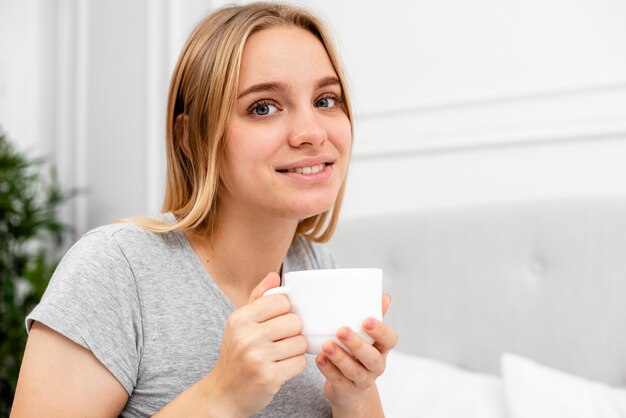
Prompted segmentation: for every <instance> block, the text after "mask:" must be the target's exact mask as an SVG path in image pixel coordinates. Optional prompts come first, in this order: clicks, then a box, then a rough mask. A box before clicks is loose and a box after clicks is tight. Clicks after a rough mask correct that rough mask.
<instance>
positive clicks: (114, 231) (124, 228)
mask: <svg viewBox="0 0 626 418" xmlns="http://www.w3.org/2000/svg"><path fill="white" fill-rule="evenodd" d="M166 216H167V215H160V216H159V220H164V221H168V219H167V217H166ZM178 234H179V233H178V232H166V233H156V232H151V231H148V230H147V229H145V228H142V227H141V226H139V225H136V224H134V223H132V222H117V223H113V224H109V225H103V226H100V227H97V228H94V229H92V230H90V231H89V232H87V233H86V234H85V235H83V237H82V238H81V239H80V240H78V241H77V242H76V244H74V246H73V247H72V248H71V249H70V252H76V251H79V252H85V251H86V252H93V251H98V250H100V251H103V250H104V251H105V252H107V253H109V254H113V253H117V254H120V255H121V254H126V253H127V252H129V251H133V250H135V249H136V250H139V251H141V252H143V254H144V255H149V254H150V252H151V250H153V249H156V248H163V247H166V248H167V247H171V246H172V245H176V244H178V243H179V239H178V236H177V235H178Z"/></svg>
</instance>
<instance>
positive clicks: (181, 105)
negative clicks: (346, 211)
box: [129, 2, 354, 242]
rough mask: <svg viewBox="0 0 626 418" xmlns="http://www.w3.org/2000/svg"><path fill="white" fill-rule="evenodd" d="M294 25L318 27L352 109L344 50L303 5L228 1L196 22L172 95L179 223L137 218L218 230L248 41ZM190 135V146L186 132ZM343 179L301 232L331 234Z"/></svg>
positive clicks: (158, 226)
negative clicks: (329, 203)
mask: <svg viewBox="0 0 626 418" xmlns="http://www.w3.org/2000/svg"><path fill="white" fill-rule="evenodd" d="M283 25H293V26H296V27H299V28H302V29H305V30H307V31H309V32H311V33H312V34H314V35H315V36H316V37H317V38H318V39H319V40H320V42H321V43H322V45H323V46H324V48H325V49H326V52H327V53H328V57H329V58H330V62H331V64H332V65H333V67H334V70H335V72H336V73H337V77H338V78H339V81H340V83H341V87H342V90H343V94H344V96H345V97H344V102H343V104H344V108H345V112H346V114H347V116H348V119H349V120H350V125H351V128H352V131H353V132H354V129H353V125H352V111H351V107H350V101H349V97H348V91H347V88H346V87H347V84H346V79H345V75H344V73H343V71H342V68H341V62H340V59H339V55H338V53H337V50H336V48H335V45H334V43H333V41H332V38H331V37H330V35H329V32H328V31H327V30H326V29H325V27H324V26H323V24H322V23H321V22H320V20H318V19H317V18H316V17H315V16H313V15H312V14H311V13H310V12H308V11H307V10H305V9H302V8H299V7H295V6H291V5H286V4H280V3H265V2H258V3H251V4H247V5H242V6H228V7H224V8H221V9H218V10H216V11H215V12H213V13H211V14H210V15H208V16H207V17H205V18H204V19H203V20H202V21H201V22H200V23H199V24H198V25H197V26H196V27H195V29H194V30H193V32H192V33H191V35H190V36H189V39H188V40H187V43H186V44H185V46H184V48H183V50H182V52H181V55H180V57H179V59H178V62H177V64H176V67H175V69H174V73H173V75H172V80H171V83H170V90H169V96H168V103H167V120H166V153H167V184H166V190H165V198H164V201H163V207H162V210H163V211H164V212H168V211H170V212H172V213H173V214H174V216H175V217H176V219H177V221H176V222H175V223H165V222H161V221H158V220H155V219H147V218H134V219H129V220H130V221H132V222H134V223H136V224H138V225H140V226H142V227H144V228H145V229H147V230H150V231H153V232H169V231H173V230H194V231H196V232H200V233H203V234H206V235H208V236H209V237H211V236H212V234H213V232H214V230H215V228H216V220H217V207H218V205H217V202H218V199H219V188H220V164H221V161H222V159H223V153H224V144H225V139H226V138H225V133H226V129H227V124H228V121H229V119H230V116H231V113H232V111H233V107H234V104H235V100H236V95H237V85H238V80H239V68H240V65H241V57H242V55H243V49H244V44H245V43H246V40H247V39H248V37H249V36H250V35H251V34H253V33H255V32H258V31H260V30H263V29H267V28H271V27H275V26H283ZM183 135H186V137H187V144H188V147H187V149H185V150H183V147H182V146H181V143H180V142H181V137H182V136H183ZM345 182H346V180H345V179H344V182H343V184H342V185H341V188H340V190H339V193H338V195H337V199H336V200H335V204H334V206H333V207H332V208H330V209H329V210H328V211H326V212H323V213H320V214H317V215H314V216H311V217H309V218H307V219H304V220H301V221H300V223H299V224H298V228H297V231H296V232H297V233H300V234H302V235H304V236H305V237H307V238H308V239H310V240H313V241H318V242H324V241H327V240H328V239H329V238H330V237H331V236H332V234H333V232H334V230H335V227H336V224H337V221H338V217H339V210H340V208H341V202H342V199H343V194H344V190H345Z"/></svg>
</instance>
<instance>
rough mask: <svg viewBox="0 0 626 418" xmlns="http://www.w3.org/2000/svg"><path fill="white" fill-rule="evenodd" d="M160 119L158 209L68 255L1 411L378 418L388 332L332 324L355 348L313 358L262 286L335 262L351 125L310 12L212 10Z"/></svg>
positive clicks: (367, 324)
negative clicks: (8, 407) (333, 243)
mask: <svg viewBox="0 0 626 418" xmlns="http://www.w3.org/2000/svg"><path fill="white" fill-rule="evenodd" d="M167 118H168V119H167V153H168V179H167V190H166V197H165V203H164V212H165V213H164V214H163V215H161V216H160V217H159V218H156V219H132V220H130V222H124V223H117V224H114V225H108V226H104V227H101V228H98V229H95V230H93V231H91V232H90V233H88V234H87V235H85V236H84V237H83V238H82V239H81V240H80V241H79V242H78V243H77V244H76V245H75V246H74V247H73V248H72V249H71V250H70V251H69V252H68V254H67V255H66V256H65V258H64V260H63V261H62V262H61V264H60V265H59V267H58V269H57V271H56V272H55V275H54V277H53V278H52V280H51V282H50V285H49V287H48V289H47V291H46V294H45V296H44V297H43V299H42V301H41V303H40V305H38V306H37V308H36V309H35V310H34V311H33V312H32V313H31V315H30V316H29V318H28V320H27V322H28V324H27V325H28V326H29V327H30V335H29V340H28V344H27V347H26V351H25V355H24V361H23V365H22V370H21V373H20V378H19V382H18V387H17V391H16V397H15V402H14V406H13V411H12V416H13V417H26V416H41V414H44V415H45V416H48V417H52V416H63V417H72V416H81V417H82V416H89V417H100V416H102V417H113V416H118V415H121V416H123V417H144V416H152V415H154V414H156V416H158V417H183V416H184V417H195V416H198V417H212V416H219V417H230V416H233V417H238V416H250V415H254V414H258V416H289V417H292V416H304V417H315V416H330V415H331V413H332V416H334V417H349V416H352V417H363V416H382V415H383V412H382V408H381V405H380V401H379V397H378V393H377V390H376V385H375V383H374V381H375V378H376V377H377V376H379V375H380V374H381V373H382V372H383V371H384V368H385V357H386V354H387V352H388V351H389V350H390V349H391V348H393V347H394V346H395V344H396V342H397V336H396V334H395V332H394V331H393V330H391V329H389V328H388V327H387V326H386V325H385V324H383V323H382V322H379V321H376V320H374V319H371V318H370V319H366V318H364V320H365V321H364V328H365V330H366V331H367V332H368V333H369V334H370V335H371V336H372V337H373V338H374V339H375V341H376V342H375V344H374V345H369V344H367V343H365V341H364V340H362V339H361V338H360V337H359V336H357V335H356V333H355V332H354V331H352V330H349V329H347V328H342V329H340V330H338V335H337V336H338V338H340V339H341V341H342V342H343V343H344V344H345V345H346V346H347V347H348V348H349V349H350V350H351V352H352V355H348V354H347V353H346V351H344V350H343V349H342V348H341V347H340V346H338V345H337V344H336V343H334V342H332V341H328V342H326V343H325V345H324V352H323V354H320V355H318V356H317V357H316V358H313V357H312V356H307V355H305V351H306V341H305V340H304V337H303V336H302V335H301V334H300V331H301V328H302V324H301V322H300V320H299V318H298V317H297V316H296V315H294V314H290V313H289V308H290V306H289V301H288V299H287V298H286V297H284V296H282V295H272V296H265V297H261V296H262V295H263V293H264V292H265V291H266V290H268V289H270V288H272V287H275V286H278V285H279V284H280V276H279V274H281V273H282V272H284V271H288V270H303V269H314V268H333V267H335V266H334V262H333V260H332V257H330V255H329V254H328V253H327V251H326V249H325V247H324V246H322V245H321V244H319V243H320V242H323V241H326V240H327V239H328V238H329V237H330V236H331V235H332V232H333V229H334V227H335V224H336V222H337V216H338V212H339V207H340V204H341V197H342V195H343V189H344V184H345V179H346V173H347V168H348V160H349V156H350V149H351V142H352V120H351V112H350V105H349V100H348V97H347V94H346V90H345V79H344V76H343V73H342V71H341V68H340V65H339V60H338V56H337V53H336V52H335V49H334V47H333V45H332V43H331V41H330V38H329V37H328V35H327V32H326V31H325V29H324V28H323V27H322V25H321V24H320V22H319V21H318V20H317V19H316V18H315V17H313V16H311V15H310V14H309V13H308V12H306V11H304V10H302V9H299V8H295V7H291V6H286V5H276V4H266V3H255V4H250V5H246V6H236V7H228V8H224V9H220V10H218V11H216V12H214V13H213V14H211V15H210V16H208V17H207V18H205V19H204V20H203V21H202V22H200V24H199V25H198V26H197V27H196V29H195V30H194V32H193V33H192V34H191V36H190V38H189V40H188V42H187V44H186V45H185V47H184V50H183V52H182V54H181V57H180V59H179V61H178V64H177V66H176V69H175V71H174V75H173V78H172V83H171V87H170V94H169V103H168V115H167ZM268 272H269V273H268ZM388 305H389V297H388V296H385V297H384V298H383V306H384V310H385V311H386V309H387V307H388ZM320 371H321V373H320ZM324 380H325V381H324Z"/></svg>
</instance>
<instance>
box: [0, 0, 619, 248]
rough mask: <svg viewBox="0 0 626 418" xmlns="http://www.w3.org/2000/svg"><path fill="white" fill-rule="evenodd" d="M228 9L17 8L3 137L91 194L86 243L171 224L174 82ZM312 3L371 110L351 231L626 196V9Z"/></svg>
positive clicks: (3, 41)
mask: <svg viewBox="0 0 626 418" xmlns="http://www.w3.org/2000/svg"><path fill="white" fill-rule="evenodd" d="M226 3H227V2H222V1H208V0H135V1H127V0H107V1H102V0H100V1H96V0H0V124H1V125H2V126H3V128H4V130H5V131H6V132H7V134H8V136H9V137H10V138H12V139H13V140H14V141H16V142H17V144H18V147H19V148H20V149H22V150H25V151H26V152H29V153H31V154H35V155H44V156H46V157H48V158H49V159H51V160H52V161H54V163H55V164H56V165H57V168H58V171H59V176H60V181H61V184H62V186H64V187H65V188H81V189H85V190H87V192H86V193H83V194H81V195H80V196H79V197H78V198H76V199H73V200H72V201H71V202H70V203H69V204H68V205H67V207H66V208H65V210H64V213H63V219H64V220H66V221H67V222H69V223H70V224H72V225H74V226H75V229H76V232H75V233H76V235H77V236H79V235H81V234H82V233H84V232H85V231H87V230H88V229H90V228H92V227H95V226H97V225H100V224H103V223H109V222H111V221H112V220H114V219H117V218H119V217H123V216H128V215H134V214H145V213H152V212H157V211H158V210H159V208H160V205H161V200H162V193H163V185H164V151H163V148H164V147H163V144H164V133H163V132H164V129H163V126H164V109H165V100H166V94H167V87H168V82H169V76H170V74H171V71H172V68H173V65H174V63H175V61H176V59H177V56H178V53H179V51H180V49H181V47H182V45H183V42H184V40H185V38H186V36H187V35H188V33H189V32H190V30H191V28H192V27H193V25H194V23H195V22H197V21H198V20H199V19H200V18H201V17H202V16H203V15H204V14H206V13H207V12H209V11H210V10H212V9H214V8H215V7H219V6H221V5H223V4H226ZM229 3H230V2H229ZM235 3H236V2H235ZM297 3H298V4H302V5H305V6H308V7H310V8H312V9H314V10H316V11H317V12H318V13H319V14H320V15H321V16H322V17H323V18H324V19H325V20H326V21H327V22H329V23H330V25H331V26H332V28H333V30H334V32H335V35H336V38H337V41H338V44H339V47H340V51H341V53H342V56H343V59H344V62H345V67H346V68H347V73H348V76H349V80H350V85H351V92H352V94H353V96H354V104H355V105H354V107H355V114H356V137H355V141H354V159H353V165H352V168H351V173H350V183H349V188H348V192H347V199H346V201H345V202H346V203H345V207H344V211H343V217H344V218H358V217H363V216H370V215H379V214H386V213H396V212H407V211H415V210H421V209H424V208H440V207H449V206H458V205H468V204H469V205H473V204H482V203H485V202H491V201H509V200H516V199H525V200H528V199H534V198H537V199H541V198H543V197H545V196H552V197H553V196H561V195H563V196H572V195H574V196H577V195H595V194H622V193H625V192H626V181H624V180H625V179H626V164H624V161H626V48H625V45H626V25H625V24H624V22H625V21H626V2H624V1H622V0H506V1H503V0H474V1H471V2H468V1H465V0H440V1H436V2H433V1H400V0H397V1H393V0H391V1H386V2H384V3H382V2H350V1H331V0H309V1H300V2H297Z"/></svg>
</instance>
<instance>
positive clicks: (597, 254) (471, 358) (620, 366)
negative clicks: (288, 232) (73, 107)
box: [330, 197, 626, 385]
mask: <svg viewBox="0 0 626 418" xmlns="http://www.w3.org/2000/svg"><path fill="white" fill-rule="evenodd" d="M330 245H331V247H332V248H333V251H334V253H335V257H336V258H337V260H338V262H339V264H340V265H341V266H343V267H382V268H383V269H384V274H385V289H386V291H388V292H390V293H391V294H392V296H393V302H392V306H391V309H390V311H389V313H388V315H387V318H386V320H387V321H388V322H389V323H390V324H392V325H393V326H394V327H395V328H396V329H397V330H398V331H399V333H400V343H399V345H398V350H399V351H404V352H407V353H413V354H416V355H420V356H427V357H431V358H434V359H439V360H444V361H447V362H449V363H451V364H453V365H457V366H461V367H465V368H468V369H470V370H476V371H483V372H490V373H498V372H499V370H498V367H499V366H498V362H499V356H500V354H501V353H502V352H513V353H518V354H521V355H525V356H527V357H530V358H532V359H535V360H536V361H539V362H542V363H544V364H546V365H550V366H553V367H556V368H559V369H561V370H564V371H568V372H571V373H576V374H579V375H581V376H585V377H588V378H591V379H595V380H601V381H604V382H607V383H610V384H622V385H623V384H626V197H602V198H588V199H567V200H558V201H537V202H519V203H507V204H497V205H496V204H494V205H489V206H483V207H465V208H454V209H441V210H431V211H425V212H415V213H407V214H396V215H389V216H383V217H379V218H367V219H355V220H346V221H343V223H340V226H339V228H338V230H337V232H336V235H335V236H334V237H333V239H332V240H331V242H330Z"/></svg>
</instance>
